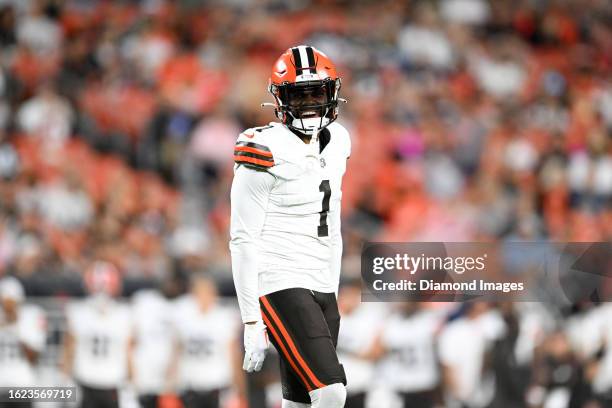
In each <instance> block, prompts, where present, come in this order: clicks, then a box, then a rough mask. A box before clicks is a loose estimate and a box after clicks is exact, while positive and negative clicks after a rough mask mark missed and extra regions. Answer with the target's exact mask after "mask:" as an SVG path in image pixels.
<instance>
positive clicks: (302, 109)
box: [268, 46, 341, 135]
mask: <svg viewBox="0 0 612 408" xmlns="http://www.w3.org/2000/svg"><path fill="white" fill-rule="evenodd" d="M300 55H302V56H304V55H308V57H304V58H300V57H299V56H300ZM305 61H307V62H305ZM340 86H341V82H340V78H338V76H337V75H336V69H335V67H334V65H333V63H332V62H331V61H330V60H329V58H327V56H325V55H324V54H323V53H321V52H320V51H318V50H316V49H314V48H312V47H305V46H299V47H295V48H291V49H289V50H287V51H286V52H285V54H283V55H282V56H281V57H280V58H279V60H278V61H277V62H276V64H275V68H274V69H273V71H272V77H271V78H270V86H269V88H268V90H269V91H270V93H271V94H272V96H274V99H275V101H276V110H275V113H276V116H277V117H278V118H279V119H280V120H281V121H282V122H283V123H284V124H285V125H286V126H287V127H289V128H290V129H292V130H294V131H297V132H299V133H302V134H306V135H313V134H315V133H317V132H320V131H321V130H322V129H324V128H325V127H327V126H329V125H330V124H331V123H332V122H333V121H335V120H336V118H337V117H338V93H339V91H340Z"/></svg>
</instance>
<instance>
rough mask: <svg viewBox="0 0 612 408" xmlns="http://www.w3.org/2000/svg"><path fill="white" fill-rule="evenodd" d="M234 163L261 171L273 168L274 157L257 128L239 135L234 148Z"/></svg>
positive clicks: (262, 134) (263, 135) (264, 137)
mask: <svg viewBox="0 0 612 408" xmlns="http://www.w3.org/2000/svg"><path fill="white" fill-rule="evenodd" d="M234 162H235V163H236V164H237V165H244V166H246V167H249V168H251V169H255V170H261V171H266V170H268V169H269V168H270V167H272V166H274V156H273V155H272V151H271V150H270V147H269V144H268V143H267V142H266V135H265V134H264V133H263V132H261V131H259V129H257V128H256V129H248V130H245V131H244V132H243V133H241V134H240V136H238V140H236V144H235V146H234Z"/></svg>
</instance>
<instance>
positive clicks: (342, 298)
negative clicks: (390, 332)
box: [338, 279, 386, 408]
mask: <svg viewBox="0 0 612 408" xmlns="http://www.w3.org/2000/svg"><path fill="white" fill-rule="evenodd" d="M338 306H339V308H340V316H341V317H342V326H341V327H340V334H339V335H338V356H339V358H340V361H341V362H342V364H343V365H344V367H345V371H346V375H347V377H349V378H350V379H351V381H350V382H349V384H348V386H347V397H346V405H345V407H346V408H364V407H365V406H366V397H367V394H368V391H369V389H370V387H371V385H372V380H373V379H374V363H373V362H372V360H371V359H368V358H365V355H366V353H367V352H368V351H369V350H370V349H371V348H372V345H373V343H374V340H375V339H376V335H377V333H378V331H379V328H380V325H381V316H385V314H386V313H385V310H384V309H383V308H381V307H379V305H378V304H376V303H361V279H352V280H350V281H347V282H345V283H343V284H342V285H341V287H340V292H339V293H338ZM364 328H367V330H364Z"/></svg>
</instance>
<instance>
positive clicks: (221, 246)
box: [0, 0, 612, 391]
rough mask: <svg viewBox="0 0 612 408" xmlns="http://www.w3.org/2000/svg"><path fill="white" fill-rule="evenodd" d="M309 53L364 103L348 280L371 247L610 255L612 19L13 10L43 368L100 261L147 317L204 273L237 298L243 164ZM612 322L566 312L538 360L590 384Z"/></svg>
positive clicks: (218, 9)
mask: <svg viewBox="0 0 612 408" xmlns="http://www.w3.org/2000/svg"><path fill="white" fill-rule="evenodd" d="M301 43H305V44H306V43H307V44H310V45H313V46H316V47H317V48H319V49H321V50H322V51H324V52H325V53H327V54H328V55H329V56H330V57H331V58H332V60H334V61H335V62H336V64H337V65H338V68H339V72H340V74H341V76H342V79H343V88H342V91H341V92H342V95H343V97H345V98H346V99H348V100H349V103H348V104H346V105H343V106H342V107H341V118H340V122H341V123H342V124H344V125H345V126H346V127H347V128H348V129H349V131H350V132H351V136H352V142H353V153H352V156H351V159H350V160H349V166H348V171H347V175H346V178H345V184H344V186H343V222H344V242H345V256H344V264H343V273H344V275H345V276H347V277H348V276H358V274H359V252H360V249H361V244H362V243H363V242H364V241H365V240H381V241H387V240H388V241H409V240H412V241H441V240H443V241H489V240H525V241H533V240H555V241H609V240H610V238H611V236H612V211H611V210H610V202H611V195H612V157H611V152H612V143H611V135H612V80H611V72H612V5H611V3H610V2H609V1H607V0H517V1H513V2H506V1H485V0H440V1H357V2H351V1H333V0H318V1H316V0H312V1H309V0H291V1H275V0H231V1H230V0H228V1H221V0H219V1H202V2H200V1H195V0H176V1H163V0H150V1H146V0H142V1H137V0H134V1H128V0H125V1H95V0H65V1H62V0H41V1H38V0H26V1H19V0H15V1H11V0H2V1H0V50H1V51H0V176H1V179H0V276H2V275H14V276H16V277H18V278H19V279H20V280H21V281H22V283H23V284H24V286H25V288H26V293H27V295H28V301H31V302H34V303H43V304H45V305H47V306H46V310H47V311H48V321H49V331H48V333H49V335H48V339H47V343H48V347H47V349H46V351H45V353H44V355H43V356H44V358H43V359H42V360H41V366H43V368H45V367H46V368H49V367H53V365H54V364H56V363H57V359H58V358H59V350H60V348H61V342H62V327H63V326H62V321H63V320H62V319H63V317H62V310H63V307H64V306H65V304H67V303H69V302H70V301H71V299H72V298H73V297H78V296H83V295H84V292H83V286H82V283H81V277H82V273H83V271H84V270H86V269H87V268H88V266H89V265H91V263H92V262H94V261H96V260H106V261H109V262H112V263H113V264H114V265H116V267H117V268H118V269H119V271H120V272H121V274H122V276H123V277H124V292H125V293H124V295H125V296H126V299H127V300H129V296H130V295H131V294H132V293H134V291H136V290H137V289H139V288H144V287H154V286H155V285H156V283H158V282H165V283H170V286H171V287H172V291H173V292H174V294H175V295H178V294H180V293H182V292H184V291H185V290H186V289H187V288H186V286H187V281H188V277H189V275H190V274H191V273H193V272H200V271H206V272H207V273H208V274H210V275H211V276H213V277H214V278H215V279H216V281H217V282H218V285H219V290H220V292H221V294H222V295H226V296H231V294H232V283H231V271H230V268H229V265H230V260H229V253H228V249H227V242H228V223H229V206H228V196H229V186H230V184H231V177H232V155H231V152H232V148H233V143H234V141H235V138H236V136H237V134H238V133H239V132H240V131H241V130H242V129H244V128H248V127H252V126H255V125H263V124H266V123H267V122H269V121H271V120H273V115H272V111H271V110H267V109H262V108H260V103H261V102H263V101H270V98H269V96H268V95H267V94H266V85H267V78H268V74H269V70H270V67H271V64H272V62H273V61H274V60H275V58H276V57H277V56H278V55H279V54H280V53H281V52H282V51H283V50H285V49H286V48H288V47H290V46H292V45H296V44H301ZM228 301H230V302H231V298H230V300H228ZM457 308H458V309H459V312H456V311H455V309H454V308H452V307H449V310H448V313H449V315H451V314H452V315H453V318H454V319H461V318H462V316H461V308H460V307H459V306H457ZM603 309H604V307H603V306H596V305H595V306H594V305H591V304H586V305H585V304H582V305H577V306H576V307H575V308H573V309H572V310H554V311H549V315H550V316H552V317H551V318H550V319H548V318H547V319H544V320H545V321H547V322H549V323H550V325H549V326H550V328H549V329H550V330H548V329H546V327H544V326H546V325H543V326H542V327H541V329H542V332H543V333H544V335H543V337H542V338H541V339H540V340H538V345H537V346H538V349H542V350H543V351H542V352H543V353H546V352H550V353H552V354H554V353H555V352H556V350H558V349H555V347H561V348H563V347H565V348H567V349H568V350H567V353H566V354H565V352H564V353H562V354H563V355H564V358H570V357H568V356H571V358H570V359H571V360H572V361H573V362H574V363H573V366H574V368H575V369H576V370H582V369H584V370H586V368H587V367H588V366H589V364H590V363H591V357H592V356H590V355H589V353H587V352H585V351H584V350H582V349H581V345H580V341H573V339H572V335H571V333H570V332H571V331H572V330H570V329H571V327H581V326H580V322H581V321H582V320H586V319H587V318H588V316H590V315H592V314H594V313H595V311H599V312H601V310H603ZM606 316H608V318H609V316H610V315H609V314H608V315H606ZM604 321H605V320H604ZM576 325H578V326H576ZM573 330H574V331H575V330H576V329H575V328H574V329H573ZM578 332H580V329H578ZM590 335H591V334H590V333H588V332H584V331H583V332H582V337H585V336H586V337H588V336H590ZM547 336H550V338H552V340H551V341H550V342H547V339H548V338H549V337H547ZM559 336H560V337H562V339H561V340H559ZM592 336H595V334H592ZM578 337H580V336H578ZM594 341H595V340H594ZM559 342H561V343H563V345H562V346H559ZM548 346H550V347H549V348H550V350H548V351H547V347H548ZM553 349H554V350H553ZM551 350H552V351H551ZM530 369H531V370H535V368H533V367H531V368H530ZM0 370H1V367H0ZM43 371H44V370H43ZM271 372H274V369H271ZM567 386H568V387H569V388H571V384H570V385H567ZM611 389H612V385H611ZM608 391H610V390H608Z"/></svg>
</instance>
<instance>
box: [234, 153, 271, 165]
mask: <svg viewBox="0 0 612 408" xmlns="http://www.w3.org/2000/svg"><path fill="white" fill-rule="evenodd" d="M234 156H244V157H252V158H253V159H258V160H263V161H267V162H270V163H272V164H274V159H273V158H271V157H266V156H262V155H259V154H255V153H249V152H240V151H235V150H234Z"/></svg>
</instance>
